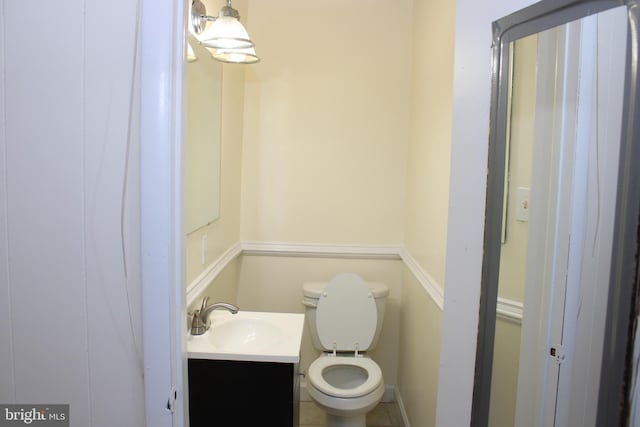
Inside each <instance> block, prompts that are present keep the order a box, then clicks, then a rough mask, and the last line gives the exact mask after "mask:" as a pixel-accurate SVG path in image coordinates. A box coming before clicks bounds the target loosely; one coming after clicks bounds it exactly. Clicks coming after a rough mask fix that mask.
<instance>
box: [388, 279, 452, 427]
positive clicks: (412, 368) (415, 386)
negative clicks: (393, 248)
mask: <svg viewBox="0 0 640 427" xmlns="http://www.w3.org/2000/svg"><path fill="white" fill-rule="evenodd" d="M441 322H442V313H441V311H440V309H439V308H438V306H436V305H435V304H434V302H433V300H432V299H431V298H430V297H429V295H427V293H426V292H424V289H423V288H422V286H421V285H420V283H418V282H417V281H416V280H415V278H414V277H413V275H412V274H411V272H410V271H409V270H408V269H406V268H405V269H404V274H403V284H402V309H401V315H400V325H401V327H400V363H399V367H398V392H399V396H400V397H401V399H402V403H403V405H404V408H405V411H406V413H407V416H408V418H409V422H410V425H412V426H420V427H427V426H433V425H435V418H436V398H437V391H438V368H439V365H440V325H441Z"/></svg>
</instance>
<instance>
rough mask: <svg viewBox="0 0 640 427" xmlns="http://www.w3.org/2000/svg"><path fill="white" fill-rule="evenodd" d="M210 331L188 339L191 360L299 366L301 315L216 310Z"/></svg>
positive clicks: (302, 315)
mask: <svg viewBox="0 0 640 427" xmlns="http://www.w3.org/2000/svg"><path fill="white" fill-rule="evenodd" d="M209 320H210V321H211V327H210V328H209V330H208V331H207V332H205V333H204V334H202V335H197V336H196V335H191V334H189V335H188V338H187V353H188V357H189V358H191V359H211V360H244V361H256V362H281V363H298V362H299V361H300V343H301V341H302V330H303V327H304V314H298V313H271V312H261V311H242V310H240V311H239V312H238V313H236V314H232V313H230V312H228V311H224V310H215V311H214V312H213V313H211V316H210V317H209Z"/></svg>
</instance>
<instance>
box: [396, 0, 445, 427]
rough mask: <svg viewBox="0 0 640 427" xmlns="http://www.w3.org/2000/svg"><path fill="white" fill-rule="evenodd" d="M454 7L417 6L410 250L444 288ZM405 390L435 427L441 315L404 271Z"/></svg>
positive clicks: (416, 414)
mask: <svg viewBox="0 0 640 427" xmlns="http://www.w3.org/2000/svg"><path fill="white" fill-rule="evenodd" d="M454 20H455V2H450V1H447V0H437V1H429V2H425V1H415V2H414V11H413V50H412V56H413V68H412V98H411V116H410V117H411V122H410V138H409V150H408V167H407V183H406V186H407V198H406V216H405V246H406V248H407V251H408V252H409V253H410V254H411V255H412V256H413V257H414V258H415V259H416V261H417V262H418V264H420V266H421V267H422V269H423V270H424V271H425V272H427V273H428V274H429V275H430V276H431V277H432V278H433V280H434V281H435V282H436V284H437V285H438V286H440V287H443V286H444V270H445V253H446V239H447V232H446V230H447V211H448V202H449V197H448V195H449V160H450V147H451V115H452V102H453V93H452V92H453V38H454ZM402 297H403V298H402V310H401V312H402V315H401V320H400V334H401V340H400V358H399V362H400V364H399V366H400V367H399V374H398V392H399V396H400V398H401V399H402V402H403V404H404V407H405V409H406V412H407V416H408V418H409V421H410V422H411V425H414V426H425V427H426V426H433V425H435V412H436V401H437V388H438V369H439V366H440V357H439V355H440V339H441V331H440V325H441V321H442V312H441V310H440V308H439V307H438V306H437V305H436V304H435V303H434V302H433V300H432V299H431V298H430V297H429V295H428V294H427V293H426V292H425V290H424V288H423V284H421V283H419V282H417V281H416V279H415V278H414V276H413V274H412V273H411V272H410V271H409V270H408V269H405V274H404V276H403V286H402Z"/></svg>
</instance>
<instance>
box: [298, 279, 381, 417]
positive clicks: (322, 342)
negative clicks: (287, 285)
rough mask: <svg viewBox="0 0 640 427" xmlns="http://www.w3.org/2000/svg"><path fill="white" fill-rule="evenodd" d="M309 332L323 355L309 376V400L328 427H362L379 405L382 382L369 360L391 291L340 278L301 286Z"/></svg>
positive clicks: (375, 366)
mask: <svg viewBox="0 0 640 427" xmlns="http://www.w3.org/2000/svg"><path fill="white" fill-rule="evenodd" d="M303 295H304V299H303V304H304V305H305V308H306V316H305V318H306V319H307V326H309V332H310V334H311V340H312V341H313V345H314V347H315V348H316V349H318V350H321V351H322V355H321V356H320V357H318V358H317V359H316V360H315V361H313V363H311V366H309V371H308V373H307V390H308V392H309V396H310V397H311V399H312V400H313V401H314V402H315V403H316V404H317V405H318V406H319V407H320V408H321V409H323V410H324V411H325V412H326V413H327V424H326V425H327V427H365V426H366V414H367V412H369V411H370V410H371V409H373V408H374V407H375V406H376V405H377V404H378V403H379V402H380V399H382V395H383V394H384V389H385V385H384V379H383V378H382V371H381V370H380V367H379V366H378V364H377V363H376V362H374V361H373V360H371V359H370V358H368V357H367V355H366V352H367V350H371V349H373V348H374V347H375V345H376V343H377V341H378V338H379V336H380V330H381V329H382V321H383V319H384V307H385V301H386V298H387V296H388V295H389V288H388V287H387V286H386V285H385V284H383V283H379V282H365V281H364V280H363V279H362V278H361V277H360V276H358V275H357V274H353V273H341V274H338V275H337V276H335V277H334V278H333V279H331V280H330V281H329V282H306V283H304V284H303Z"/></svg>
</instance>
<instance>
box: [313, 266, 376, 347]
mask: <svg viewBox="0 0 640 427" xmlns="http://www.w3.org/2000/svg"><path fill="white" fill-rule="evenodd" d="M355 316H357V320H355V319H354V317H355ZM377 320H378V312H377V308H376V303H375V298H374V297H373V293H372V292H371V290H370V289H369V285H367V282H365V281H364V280H363V279H362V278H361V277H360V276H358V275H356V274H353V273H341V274H338V275H337V276H335V277H334V278H333V279H331V281H330V282H329V283H328V284H327V286H325V288H324V290H323V292H322V295H321V297H320V299H319V301H318V307H317V309H316V328H317V330H318V338H319V339H320V343H321V344H322V347H323V348H324V349H325V350H329V351H366V350H368V349H369V346H370V345H371V343H372V342H373V338H374V336H375V334H376V327H377Z"/></svg>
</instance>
